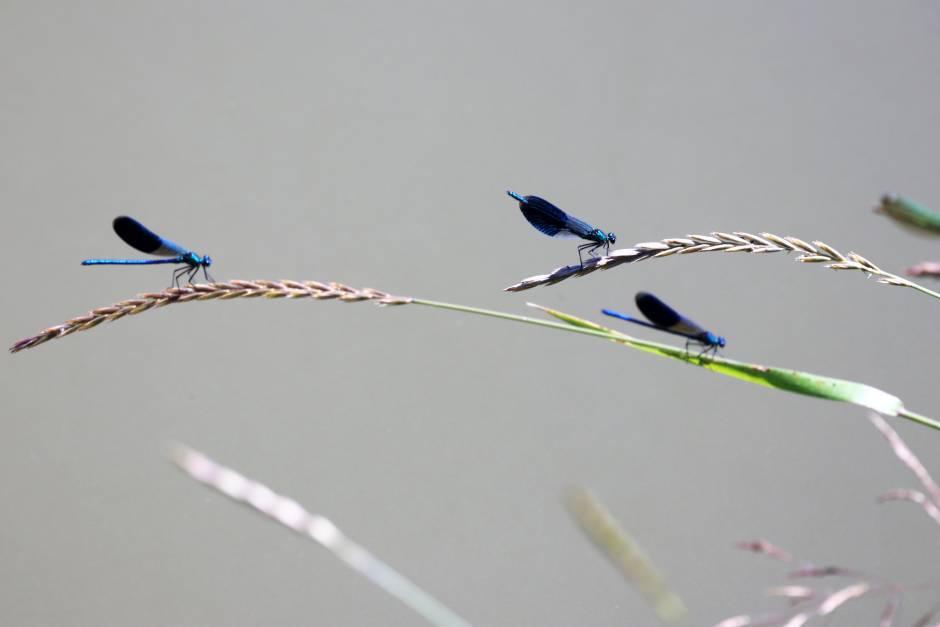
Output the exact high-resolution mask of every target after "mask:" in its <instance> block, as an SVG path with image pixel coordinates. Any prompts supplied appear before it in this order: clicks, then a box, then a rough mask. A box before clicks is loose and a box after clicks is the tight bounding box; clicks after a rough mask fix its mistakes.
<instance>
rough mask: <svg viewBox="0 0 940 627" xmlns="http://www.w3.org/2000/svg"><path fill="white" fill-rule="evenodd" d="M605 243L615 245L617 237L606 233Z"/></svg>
mask: <svg viewBox="0 0 940 627" xmlns="http://www.w3.org/2000/svg"><path fill="white" fill-rule="evenodd" d="M607 241H608V242H610V243H611V244H616V243H617V236H616V235H614V234H613V233H608V234H607Z"/></svg>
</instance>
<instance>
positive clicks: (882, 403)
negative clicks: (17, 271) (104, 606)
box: [10, 281, 940, 430]
mask: <svg viewBox="0 0 940 627" xmlns="http://www.w3.org/2000/svg"><path fill="white" fill-rule="evenodd" d="M258 297H265V298H314V299H317V300H325V299H336V300H341V301H345V302H359V301H367V300H371V301H374V302H377V303H379V304H382V305H406V304H411V305H423V306H425V307H433V308H436V309H445V310H449V311H457V312H463V313H470V314H474V315H481V316H488V317H492V318H500V319H502V320H510V321H513V322H521V323H525V324H531V325H536V326H541V327H546V328H550V329H555V330H561V331H567V332H569V333H579V334H581V335H590V336H592V337H597V338H601V339H606V340H611V341H613V342H616V343H618V344H623V345H626V346H629V347H631V348H636V349H639V350H642V351H645V352H649V353H654V354H657V355H660V356H663V357H669V358H672V359H677V360H679V361H682V362H684V363H688V364H692V365H695V366H699V367H702V368H706V369H708V370H712V371H714V372H717V373H719V374H723V375H726V376H730V377H734V378H737V379H741V380H743V381H748V382H750V383H756V384H758V385H763V386H767V387H773V388H777V389H781V390H786V391H788V392H794V393H797V394H803V395H805V396H813V397H816V398H824V399H828V400H834V401H842V402H847V403H853V404H856V405H859V406H862V407H866V408H868V409H872V410H874V411H877V412H879V413H882V414H886V415H889V416H900V417H903V418H907V419H909V420H912V421H914V422H917V423H919V424H922V425H925V426H928V427H931V428H933V429H938V430H940V423H938V422H936V421H934V420H932V419H930V418H927V417H925V416H921V415H919V414H915V413H913V412H910V411H908V410H907V409H905V407H904V404H903V403H902V402H901V400H900V399H899V398H897V397H896V396H893V395H891V394H888V393H887V392H883V391H882V390H879V389H877V388H874V387H871V386H868V385H864V384H862V383H856V382H854V381H845V380H842V379H834V378H832V377H825V376H821V375H816V374H812V373H808V372H800V371H797V370H788V369H783V368H773V367H769V366H763V365H760V364H748V363H744V362H740V361H735V360H731V359H726V358H724V357H716V356H711V357H709V356H704V355H695V354H692V353H689V352H687V351H685V350H683V349H680V348H677V347H675V346H670V345H668V344H660V343H658V342H650V341H648V340H641V339H638V338H634V337H631V336H629V335H626V334H624V333H620V332H617V331H614V330H613V329H609V328H607V327H603V326H601V325H599V324H596V323H594V322H590V321H588V320H582V319H580V318H577V317H575V316H571V315H568V314H565V313H562V312H559V311H555V310H552V309H547V308H544V307H539V306H538V305H533V306H534V307H536V308H538V309H541V310H542V311H544V312H546V313H548V314H550V315H552V316H554V317H556V318H558V319H559V320H561V321H562V322H560V323H559V322H552V321H548V320H541V319H537V318H530V317H527V316H520V315H516V314H510V313H504V312H501V311H492V310H488V309H480V308H478V307H467V306H465V305H455V304H451V303H442V302H438V301H432V300H423V299H418V298H410V297H404V296H392V295H390V294H388V293H386V292H381V291H379V290H374V289H355V288H351V287H348V286H345V285H342V284H340V283H320V282H318V281H229V282H227V283H201V284H196V285H189V286H187V287H182V288H175V287H174V288H169V289H166V290H164V291H162V292H156V293H151V294H142V295H140V296H139V297H138V298H136V299H131V300H126V301H122V302H120V303H117V304H115V305H112V306H110V307H102V308H99V309H95V310H92V311H91V312H89V313H88V314H86V315H84V316H80V317H78V318H73V319H71V320H68V321H66V322H64V323H62V324H60V325H57V326H54V327H50V328H48V329H45V330H44V331H42V332H40V333H39V334H38V335H35V336H33V337H29V338H26V339H23V340H20V341H18V342H16V343H15V344H13V346H11V347H10V351H11V352H14V353H16V352H19V351H22V350H25V349H27V348H33V347H35V346H38V345H40V344H43V343H45V342H48V341H50V340H53V339H56V338H59V337H64V336H66V335H69V334H71V333H75V332H77V331H84V330H87V329H92V328H95V327H96V326H98V325H99V324H102V323H104V322H110V321H113V320H118V319H120V318H123V317H125V316H128V315H133V314H138V313H143V312H145V311H149V310H151V309H154V308H156V307H162V306H165V305H170V304H174V303H187V302H193V301H202V300H231V299H234V298H258Z"/></svg>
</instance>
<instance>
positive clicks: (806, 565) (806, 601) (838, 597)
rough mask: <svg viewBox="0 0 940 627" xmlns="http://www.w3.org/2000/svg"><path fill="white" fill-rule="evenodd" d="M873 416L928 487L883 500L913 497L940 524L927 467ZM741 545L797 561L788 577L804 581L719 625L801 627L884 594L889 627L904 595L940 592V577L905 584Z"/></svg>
mask: <svg viewBox="0 0 940 627" xmlns="http://www.w3.org/2000/svg"><path fill="white" fill-rule="evenodd" d="M869 419H870V420H871V422H872V424H873V425H875V427H876V428H877V429H878V430H879V431H880V432H881V434H882V435H884V436H885V439H887V440H888V444H890V446H891V449H892V450H893V451H894V454H895V455H896V456H897V457H898V459H900V460H901V462H902V463H903V464H904V465H905V466H907V467H908V468H909V469H910V470H911V472H912V473H914V475H915V476H916V477H917V478H918V480H920V483H921V485H922V486H923V487H924V492H917V491H914V490H893V491H891V492H889V493H887V495H882V496H881V497H879V499H878V500H879V502H885V501H889V500H910V501H914V502H916V503H918V504H920V505H921V506H922V507H923V508H924V511H925V512H926V513H927V515H928V516H930V518H931V519H933V520H934V521H935V522H937V523H938V524H940V519H938V518H937V516H936V512H937V507H936V505H937V503H940V487H938V486H937V483H936V482H935V481H934V480H933V478H932V477H931V476H930V474H929V473H928V472H927V469H926V467H925V466H924V465H923V464H922V463H921V462H920V460H919V459H917V457H916V456H915V455H914V453H913V452H912V451H911V449H910V448H908V446H907V444H906V443H905V442H904V440H902V439H901V436H899V435H898V434H897V432H896V431H895V430H894V429H892V428H891V426H890V425H889V424H888V423H887V422H886V421H885V420H884V419H883V418H882V417H881V416H879V415H878V414H874V413H873V414H870V415H869ZM904 493H912V494H916V495H918V496H917V497H916V498H908V497H907V496H906V495H905V494H904ZM736 546H737V547H738V548H740V549H744V550H746V551H750V552H752V553H757V554H760V555H765V556H767V557H770V558H772V559H774V560H776V561H779V562H783V563H785V564H788V565H794V566H796V568H795V569H794V570H791V572H790V573H789V578H790V579H791V580H794V579H796V580H801V581H804V582H805V584H804V583H800V584H790V585H784V586H777V587H774V588H771V589H770V590H768V591H767V594H768V595H769V596H775V597H780V598H783V599H785V600H786V601H787V605H788V607H787V608H786V609H783V610H780V611H778V612H775V613H772V614H765V615H759V616H752V615H748V614H741V615H738V616H734V617H731V618H728V619H725V620H723V621H721V622H720V623H717V624H716V625H715V627H757V626H759V625H760V626H765V627H801V626H802V625H805V624H807V623H809V622H810V621H811V620H813V619H814V618H821V617H825V616H830V615H831V614H833V613H834V612H835V611H836V610H838V609H839V608H840V607H842V606H843V605H844V604H846V603H848V602H849V601H853V600H856V599H861V598H865V597H884V598H885V604H884V607H883V609H882V611H881V616H880V620H879V622H878V624H879V625H881V627H891V625H893V624H894V619H895V618H896V617H897V616H898V614H899V611H900V607H901V604H902V601H903V600H904V598H905V596H906V595H907V594H909V593H911V592H930V591H932V592H934V593H937V592H938V591H940V581H927V582H922V583H916V584H901V583H897V582H893V581H887V580H885V579H884V578H882V577H878V576H876V575H872V574H869V573H865V572H862V571H860V570H856V569H851V568H845V567H843V566H835V565H825V566H818V565H815V564H813V563H811V562H807V561H804V560H797V559H796V558H794V557H793V556H792V555H791V554H790V553H788V552H786V551H784V550H783V549H780V548H779V547H777V546H775V545H773V544H771V543H770V542H768V541H766V540H748V541H744V542H738V543H737V545H736ZM833 578H842V579H849V580H852V581H851V583H849V584H848V585H841V586H840V587H837V588H834V587H832V586H831V585H830V586H826V584H827V583H829V582H830V581H831V580H832V579H833ZM938 613H940V611H938V610H937V609H934V610H931V611H930V612H928V613H927V614H925V615H923V616H921V617H920V618H919V620H917V621H916V622H915V623H913V624H914V625H920V626H921V627H925V626H926V625H928V624H933V623H931V622H930V621H932V620H933V619H934V618H935V617H936V616H937V614H938Z"/></svg>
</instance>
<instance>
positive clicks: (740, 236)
mask: <svg viewBox="0 0 940 627" xmlns="http://www.w3.org/2000/svg"><path fill="white" fill-rule="evenodd" d="M708 252H726V253H781V252H786V253H789V252H796V253H799V255H798V256H797V257H796V260H797V261H800V262H802V263H821V264H823V265H825V267H827V268H829V269H831V270H856V271H859V272H863V273H865V274H866V275H868V276H874V277H878V283H883V284H885V285H897V286H900V287H909V288H911V289H914V290H917V291H918V292H920V293H922V294H927V295H928V296H933V297H934V298H940V292H935V291H933V290H930V289H927V288H926V287H924V286H922V285H918V284H917V283H914V282H913V281H910V280H908V279H905V278H904V277H902V276H898V275H897V274H892V273H890V272H886V271H885V270H882V269H881V268H879V267H878V266H876V265H875V264H874V263H872V262H871V261H869V260H868V259H866V258H865V257H862V256H861V255H859V254H857V253H852V252H850V253H849V254H848V255H843V254H842V253H840V252H839V251H838V250H836V249H835V248H833V247H832V246H829V245H828V244H826V243H824V242H819V241H814V242H813V243H811V244H810V243H808V242H804V241H803V240H801V239H799V238H797V237H789V236H787V237H780V236H779V235H774V234H773V233H760V234H758V235H753V234H751V233H744V232H740V231H736V232H734V233H722V232H717V231H716V232H713V233H711V234H709V235H687V236H685V237H671V238H666V239H663V240H660V241H658V242H643V243H640V244H634V245H633V247H632V248H621V249H619V250H614V251H611V253H610V254H609V255H606V256H604V257H599V258H596V259H590V260H587V261H585V262H584V265H583V266H581V265H572V266H562V267H560V268H556V269H555V270H553V271H551V272H550V273H548V274H539V275H536V276H531V277H529V278H527V279H523V280H521V281H519V282H518V283H516V284H514V285H510V286H509V287H507V288H505V290H506V291H507V292H521V291H522V290H528V289H532V288H533V287H538V286H540V285H554V284H555V283H558V282H559V281H564V280H565V279H568V278H571V277H576V276H584V275H586V274H590V273H592V272H594V271H596V270H609V269H610V268H614V267H616V266H619V265H622V264H625V263H636V262H637V261H645V260H647V259H659V258H662V257H672V256H674V255H690V254H693V253H708Z"/></svg>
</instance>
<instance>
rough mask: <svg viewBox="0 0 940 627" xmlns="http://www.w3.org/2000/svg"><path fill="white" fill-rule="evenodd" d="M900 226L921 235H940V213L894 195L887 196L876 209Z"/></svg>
mask: <svg viewBox="0 0 940 627" xmlns="http://www.w3.org/2000/svg"><path fill="white" fill-rule="evenodd" d="M875 211H876V212H877V213H883V214H885V215H886V216H888V217H889V218H891V219H892V220H894V221H895V222H897V223H898V224H900V225H902V226H904V227H908V228H910V229H912V230H914V231H916V232H918V233H920V234H921V235H923V234H924V233H930V234H933V235H940V213H937V212H936V211H933V210H931V209H928V208H927V207H925V206H923V205H921V204H919V203H916V202H914V201H913V200H908V199H907V198H903V197H901V196H896V195H894V194H886V195H885V196H883V197H882V198H881V204H880V205H878V206H877V207H876V208H875Z"/></svg>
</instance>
